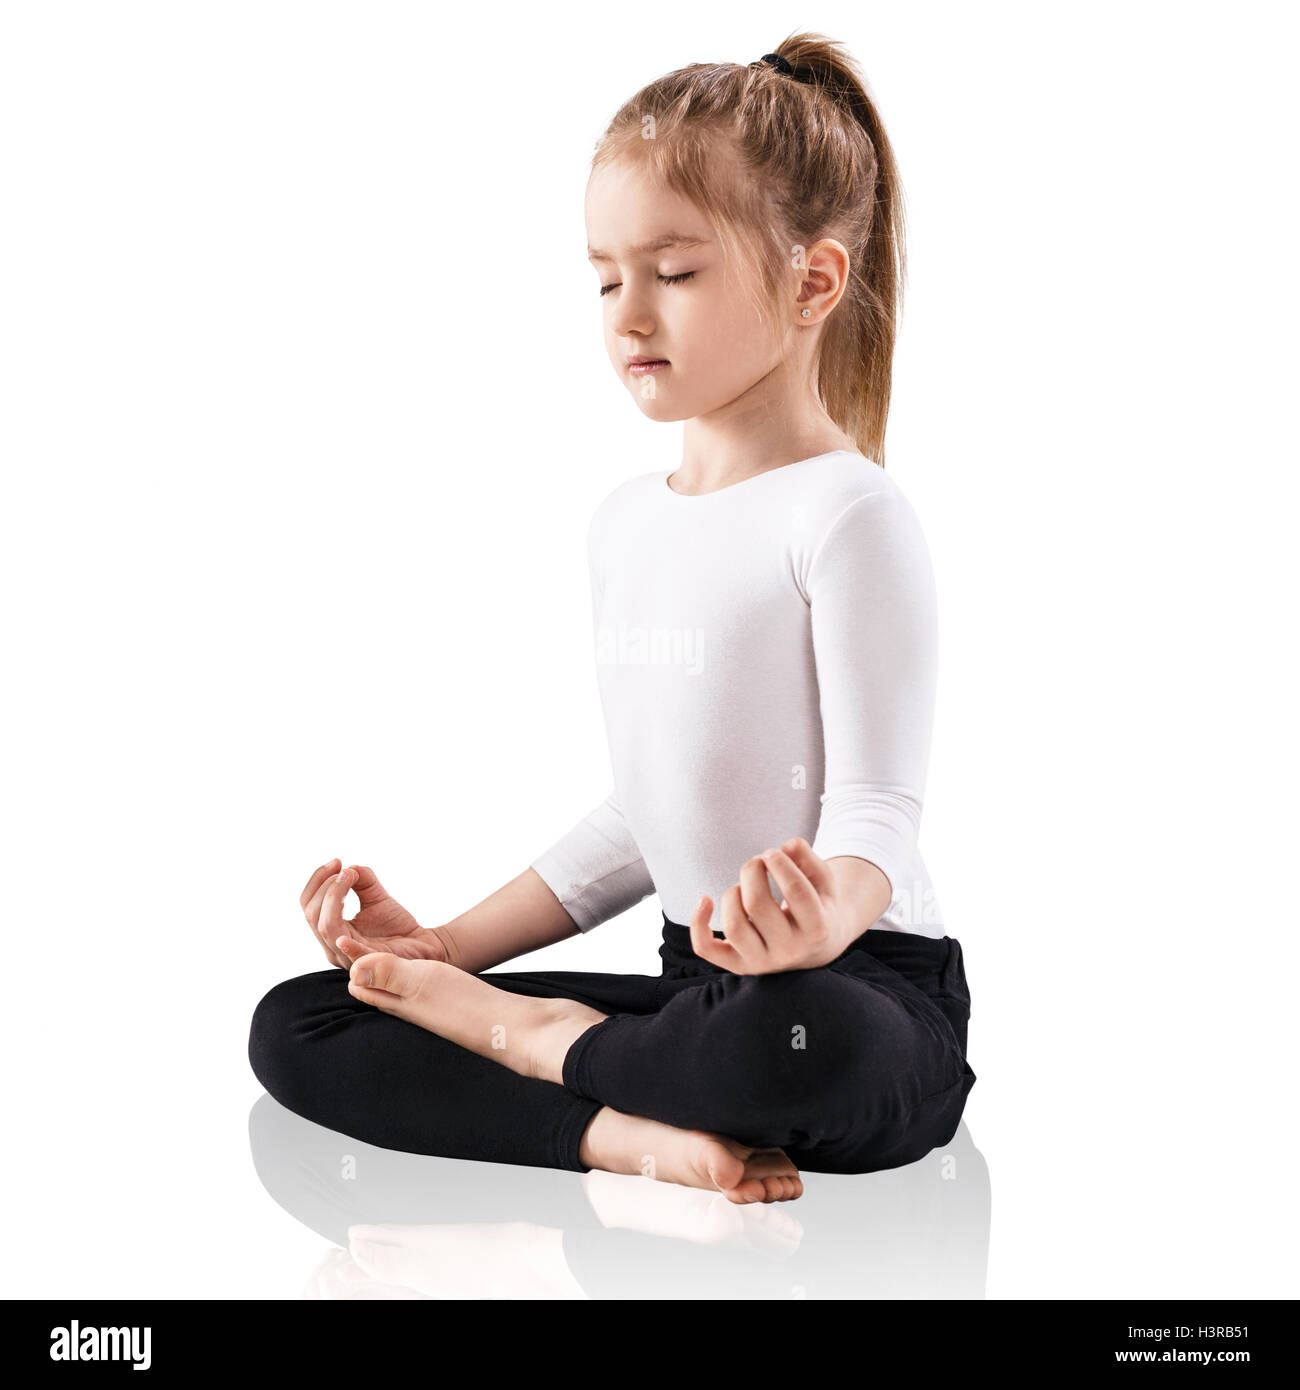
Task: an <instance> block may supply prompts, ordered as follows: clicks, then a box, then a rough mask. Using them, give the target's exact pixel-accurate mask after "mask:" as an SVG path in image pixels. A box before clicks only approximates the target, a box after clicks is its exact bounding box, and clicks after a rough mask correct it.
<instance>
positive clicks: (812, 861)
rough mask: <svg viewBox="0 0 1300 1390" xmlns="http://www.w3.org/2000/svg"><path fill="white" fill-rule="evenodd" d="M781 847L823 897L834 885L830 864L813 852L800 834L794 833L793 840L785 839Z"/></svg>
mask: <svg viewBox="0 0 1300 1390" xmlns="http://www.w3.org/2000/svg"><path fill="white" fill-rule="evenodd" d="M781 848H782V849H783V850H784V851H785V852H786V853H787V854H788V855H789V856H790V858H791V859H793V860H794V862H795V863H796V864H798V866H799V867H800V869H802V870H803V873H804V876H805V877H806V878H807V880H808V882H809V883H811V884H812V886H813V887H814V888H815V889H816V890H817V892H818V893H819V894H820V895H822V896H823V897H824V896H825V895H826V894H827V893H829V892H830V891H831V889H832V888H833V887H834V886H835V878H834V875H833V874H832V873H831V866H830V865H829V864H828V863H827V862H826V861H825V860H824V859H823V858H822V857H821V855H819V854H814V853H813V847H812V846H811V845H810V844H809V843H808V841H807V840H805V839H804V837H803V836H802V835H796V836H795V837H794V839H793V840H787V841H786V842H785V844H783V845H782V846H781Z"/></svg>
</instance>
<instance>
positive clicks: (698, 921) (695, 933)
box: [691, 893, 739, 973]
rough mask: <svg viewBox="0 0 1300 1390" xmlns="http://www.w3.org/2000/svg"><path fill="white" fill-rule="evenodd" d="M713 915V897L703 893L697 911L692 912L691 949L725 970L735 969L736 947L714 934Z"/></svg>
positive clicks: (697, 904) (696, 906)
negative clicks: (711, 921)
mask: <svg viewBox="0 0 1300 1390" xmlns="http://www.w3.org/2000/svg"><path fill="white" fill-rule="evenodd" d="M712 916H713V899H712V898H710V897H709V895H708V894H707V893H702V894H701V895H700V900H699V902H698V903H696V904H695V911H694V912H692V913H691V949H692V950H693V951H694V952H695V954H696V955H697V956H699V958H700V959H701V960H707V961H708V962H709V963H710V964H712V965H716V966H718V967H720V968H721V969H723V970H733V969H734V963H735V962H736V960H737V958H736V952H735V948H734V947H732V946H729V945H728V944H727V943H726V942H725V941H719V940H718V938H717V937H716V936H714V935H713V929H712V928H711V927H710V926H709V918H710V917H712ZM736 973H739V972H736Z"/></svg>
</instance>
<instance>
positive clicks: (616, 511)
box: [590, 470, 666, 536]
mask: <svg viewBox="0 0 1300 1390" xmlns="http://www.w3.org/2000/svg"><path fill="white" fill-rule="evenodd" d="M665 476H666V475H665V473H664V472H663V471H662V470H661V471H657V472H652V473H638V474H636V475H635V476H634V477H631V478H625V479H624V480H623V481H622V482H621V483H619V484H618V486H617V487H615V488H613V489H611V490H610V491H609V492H607V493H606V494H605V496H604V497H602V498H601V499H600V501H599V502H597V503H596V509H595V511H594V512H592V514H591V526H590V534H592V535H593V536H594V535H596V534H597V533H598V532H599V531H600V530H601V529H603V528H604V527H606V526H609V525H610V524H612V523H614V522H616V521H617V520H618V518H619V517H621V516H625V515H627V514H629V513H630V512H632V511H633V510H634V509H636V508H637V507H638V506H639V505H640V504H641V503H642V502H643V501H644V500H645V497H646V495H647V493H649V492H650V491H651V489H652V488H655V487H663V486H664V483H663V479H664V477H665Z"/></svg>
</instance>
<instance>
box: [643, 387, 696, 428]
mask: <svg viewBox="0 0 1300 1390" xmlns="http://www.w3.org/2000/svg"><path fill="white" fill-rule="evenodd" d="M630 394H631V396H632V399H633V400H634V401H635V402H636V406H637V409H638V410H639V411H640V412H641V414H642V415H644V416H645V418H646V419H647V420H655V421H657V422H658V423H659V424H661V425H671V424H673V423H674V422H675V421H678V420H689V419H690V418H691V412H690V411H687V410H683V409H682V408H681V406H680V405H677V404H676V403H674V402H672V401H670V400H668V398H667V396H652V397H647V396H642V395H641V394H640V392H639V391H632V392H631V393H630Z"/></svg>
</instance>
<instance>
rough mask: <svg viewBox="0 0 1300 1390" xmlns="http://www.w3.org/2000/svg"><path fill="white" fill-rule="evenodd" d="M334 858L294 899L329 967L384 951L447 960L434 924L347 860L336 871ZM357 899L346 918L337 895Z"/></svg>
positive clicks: (349, 965) (368, 871)
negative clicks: (358, 908)
mask: <svg viewBox="0 0 1300 1390" xmlns="http://www.w3.org/2000/svg"><path fill="white" fill-rule="evenodd" d="M338 866H339V861H338V860H337V859H331V860H330V861H329V863H328V864H322V865H321V866H320V868H319V869H317V870H316V872H315V873H314V874H312V876H311V877H310V878H309V879H308V880H307V886H306V887H305V888H304V889H303V890H302V895H301V896H300V897H299V899H298V901H299V903H300V904H301V906H302V910H303V914H304V916H305V917H306V918H307V924H308V926H310V927H311V929H312V933H313V935H314V936H315V937H316V940H317V941H318V942H319V943H320V945H321V949H322V950H323V951H324V952H325V957H326V959H327V960H328V961H329V962H330V964H331V965H337V966H339V967H340V968H341V969H343V970H350V969H351V968H352V962H353V961H354V960H356V959H358V958H359V957H361V956H365V955H369V954H370V953H371V952H372V951H386V952H388V953H389V954H390V955H394V956H401V957H402V958H403V959H404V960H441V961H445V960H446V959H447V947H446V944H445V943H444V942H443V940H442V938H441V937H440V936H439V935H438V932H437V930H436V929H435V928H432V927H422V926H421V925H420V924H419V923H418V922H417V921H416V920H415V918H414V917H412V916H411V914H410V913H409V912H408V911H407V910H406V909H405V908H404V907H403V906H402V905H401V903H399V902H398V901H397V899H396V898H390V897H389V896H388V893H387V892H386V891H385V889H384V886H383V884H382V883H380V881H379V880H378V879H377V878H376V877H375V872H374V870H373V869H367V868H362V867H360V866H359V865H356V864H353V865H351V866H350V867H349V868H346V869H343V870H342V871H341V872H340V871H339V867H338ZM349 889H351V890H352V891H353V892H355V893H356V895H357V897H358V898H359V899H360V901H361V911H360V912H358V913H357V915H356V916H355V917H349V918H348V919H347V920H346V921H345V920H344V917H343V899H344V898H345V897H347V895H348V890H349Z"/></svg>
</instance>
